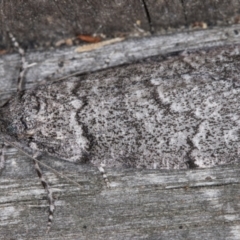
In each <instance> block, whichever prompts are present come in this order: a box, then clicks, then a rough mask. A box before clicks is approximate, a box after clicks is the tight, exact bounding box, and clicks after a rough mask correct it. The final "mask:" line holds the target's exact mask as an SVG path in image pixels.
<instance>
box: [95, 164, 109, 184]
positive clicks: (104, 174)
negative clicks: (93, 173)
mask: <svg viewBox="0 0 240 240" xmlns="http://www.w3.org/2000/svg"><path fill="white" fill-rule="evenodd" d="M104 167H105V164H103V163H101V164H100V166H97V168H98V170H99V171H100V173H101V174H102V176H103V179H104V181H105V183H106V185H107V187H108V188H110V182H109V180H108V177H107V174H106V172H105V170H104Z"/></svg>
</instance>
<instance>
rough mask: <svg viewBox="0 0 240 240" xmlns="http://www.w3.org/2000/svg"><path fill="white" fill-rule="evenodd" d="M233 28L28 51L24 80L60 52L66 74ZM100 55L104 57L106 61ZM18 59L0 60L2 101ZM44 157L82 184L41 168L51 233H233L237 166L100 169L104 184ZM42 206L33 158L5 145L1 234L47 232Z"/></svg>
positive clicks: (218, 41) (97, 176) (216, 41)
mask: <svg viewBox="0 0 240 240" xmlns="http://www.w3.org/2000/svg"><path fill="white" fill-rule="evenodd" d="M236 29H238V30H239V29H240V27H239V26H233V27H229V28H226V29H221V30H219V29H217V30H207V31H198V32H194V33H181V34H176V35H172V36H162V37H153V38H146V39H139V40H128V41H126V42H122V43H118V44H115V45H111V46H106V47H104V48H103V49H100V50H97V51H93V52H89V53H83V54H79V55H74V54H72V50H71V49H65V50H58V51H55V52H49V53H30V56H29V60H28V62H30V63H31V62H37V63H38V65H37V70H34V69H35V67H34V68H32V69H31V71H29V72H28V74H27V81H28V85H27V87H31V86H33V85H34V84H35V82H34V80H36V79H42V78H44V77H45V76H47V75H48V74H51V73H52V72H54V71H56V69H57V63H58V62H59V61H60V60H59V59H63V60H64V61H65V62H67V61H70V59H71V58H73V56H75V57H77V58H76V59H75V60H73V61H72V62H71V64H68V65H66V66H65V69H64V72H66V73H69V72H72V71H81V72H88V71H90V70H92V71H93V70H97V69H101V68H105V67H107V66H113V65H117V64H120V63H123V62H129V61H131V60H133V59H140V58H142V57H146V56H150V55H155V54H157V53H158V54H160V53H168V52H174V51H179V50H183V49H184V48H186V47H189V48H199V47H200V46H214V45H222V44H230V43H237V42H239V38H236V37H235V36H236V35H235V34H234V33H233V32H234V30H236ZM226 33H229V36H230V37H229V36H228V37H227V36H226ZM231 34H232V35H231ZM187 36H188V37H187ZM200 36H201V37H200ZM170 38H171V39H172V40H171V41H170ZM187 39H190V40H189V41H187ZM184 41H185V43H186V44H184ZM179 42H180V45H176V43H179ZM157 43H158V44H159V45H157ZM194 43H195V44H196V45H194ZM134 46H135V47H134ZM140 49H141V52H140V51H139V50H140ZM120 50H121V51H120ZM71 54H72V55H71ZM111 54H112V55H111ZM109 56H112V58H111V57H109ZM96 57H97V59H98V60H97V61H96ZM106 59H110V61H109V62H108V64H106V62H105V60H106ZM50 63H51V64H50ZM92 63H94V64H93V65H91V64H92ZM18 64H19V57H17V55H11V56H2V58H1V59H0V75H1V77H0V81H1V82H0V86H1V88H0V89H1V97H2V98H1V100H3V99H6V97H7V96H9V94H10V93H12V92H14V91H15V89H16V86H15V85H14V84H15V82H16V81H15V82H14V81H13V80H14V79H16V76H17V69H16V66H18ZM89 64H90V65H89ZM36 76H38V77H36ZM3 93H4V94H3ZM2 95H3V96H2ZM44 163H46V164H49V165H50V166H51V167H53V168H55V169H56V170H58V171H60V172H62V173H64V174H66V175H67V176H68V177H71V178H73V180H75V181H77V182H78V183H79V184H80V185H81V186H82V188H81V189H79V188H77V187H76V186H74V185H73V184H71V183H69V182H67V181H66V180H64V179H59V178H58V177H56V176H55V175H54V174H53V173H51V172H49V171H47V170H46V169H44V174H45V176H46V178H47V179H48V181H49V182H50V183H51V186H52V188H53V191H54V195H55V197H56V206H57V209H56V212H55V216H54V222H53V227H52V229H51V231H50V234H49V239H60V238H61V237H62V239H159V238H161V239H239V234H240V227H239V220H240V217H239V211H240V204H239V201H240V184H239V183H240V166H224V167H215V168H212V169H198V170H181V171H177V170H176V171H152V170H151V171H146V170H132V169H130V170H118V171H117V170H112V169H106V172H107V175H108V178H109V180H110V184H111V189H107V188H106V186H105V184H104V181H103V179H102V176H101V173H99V172H98V171H97V169H93V168H90V167H89V166H79V165H76V164H71V163H69V162H66V161H60V160H55V159H52V158H47V159H44ZM47 211H48V203H47V198H46V194H45V193H44V190H43V189H42V187H41V184H40V182H39V180H38V178H37V176H36V174H35V172H34V167H33V164H32V162H31V160H30V159H28V158H26V157H24V156H22V155H20V154H19V153H18V152H17V151H16V150H14V149H13V148H9V149H8V151H7V162H6V167H5V169H4V170H3V171H2V173H1V177H0V212H1V214H0V232H1V235H0V239H10V238H17V239H26V238H28V239H33V238H37V239H46V236H45V235H44V234H45V231H46V224H47V216H48V214H47Z"/></svg>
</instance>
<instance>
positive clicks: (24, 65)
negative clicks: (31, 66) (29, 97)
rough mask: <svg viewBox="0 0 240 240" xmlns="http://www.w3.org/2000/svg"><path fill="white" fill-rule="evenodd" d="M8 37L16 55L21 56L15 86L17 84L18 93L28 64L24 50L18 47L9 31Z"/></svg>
mask: <svg viewBox="0 0 240 240" xmlns="http://www.w3.org/2000/svg"><path fill="white" fill-rule="evenodd" d="M8 35H9V38H10V39H11V41H12V43H13V46H14V47H15V48H16V49H17V50H18V53H19V55H20V56H21V67H20V71H19V76H18V81H17V84H18V87H17V91H18V92H20V91H22V85H23V77H24V74H25V71H26V69H27V68H28V63H27V62H26V58H25V51H24V49H23V48H21V47H20V45H19V43H18V42H17V40H16V38H15V37H14V36H13V34H12V33H11V32H10V31H8Z"/></svg>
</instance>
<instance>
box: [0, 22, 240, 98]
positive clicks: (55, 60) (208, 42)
mask: <svg viewBox="0 0 240 240" xmlns="http://www.w3.org/2000/svg"><path fill="white" fill-rule="evenodd" d="M239 39H240V25H235V26H230V27H226V28H218V27H217V28H214V29H208V30H198V31H193V32H182V33H177V34H171V35H170V34H169V35H164V36H154V37H146V38H141V39H128V40H125V41H122V42H119V43H115V44H111V45H108V46H105V47H100V48H99V49H95V50H92V51H88V52H77V51H76V50H77V49H78V48H77V47H69V48H64V49H62V50H59V49H58V50H57V49H56V50H55V51H54V50H52V51H44V52H31V51H30V52H27V54H26V58H27V61H28V62H29V63H36V65H35V66H34V67H31V68H29V69H28V70H27V72H26V82H27V85H26V88H29V87H32V86H33V85H34V84H35V83H36V82H37V83H39V82H40V81H42V80H43V79H46V78H49V76H50V78H51V79H52V78H53V79H58V78H59V77H62V76H67V75H69V74H71V73H75V72H78V73H86V72H92V71H96V70H99V69H105V68H108V67H113V66H117V65H120V64H126V63H131V62H134V61H138V60H140V59H143V58H146V57H150V56H155V55H159V54H168V53H174V52H178V51H183V50H188V49H198V48H201V47H211V46H222V45H229V44H235V43H239V42H240V40H239ZM19 67H20V57H19V55H18V54H12V55H2V56H1V58H0V84H1V89H0V92H1V95H0V101H4V100H6V99H7V98H8V97H9V94H12V93H13V92H15V91H16V86H17V85H16V80H17V77H16V76H17V75H18V71H19ZM5 89H9V90H8V91H6V90H5ZM1 90H2V91H1Z"/></svg>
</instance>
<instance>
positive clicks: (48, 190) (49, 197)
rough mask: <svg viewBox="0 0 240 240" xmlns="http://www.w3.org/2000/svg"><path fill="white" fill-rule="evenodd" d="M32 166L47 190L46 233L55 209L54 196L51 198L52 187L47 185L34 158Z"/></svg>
mask: <svg viewBox="0 0 240 240" xmlns="http://www.w3.org/2000/svg"><path fill="white" fill-rule="evenodd" d="M34 167H35V170H36V172H37V175H38V177H39V179H40V181H41V183H42V185H43V188H44V189H45V190H46V192H47V197H48V202H49V215H48V224H47V233H48V232H49V231H50V228H51V226H52V220H53V213H54V210H55V204H54V198H53V194H52V189H51V187H50V186H49V184H48V182H47V181H46V180H45V178H44V177H43V174H42V171H41V169H40V167H39V165H38V162H37V161H36V160H34Z"/></svg>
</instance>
